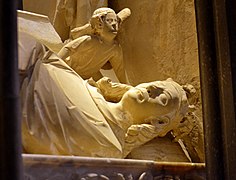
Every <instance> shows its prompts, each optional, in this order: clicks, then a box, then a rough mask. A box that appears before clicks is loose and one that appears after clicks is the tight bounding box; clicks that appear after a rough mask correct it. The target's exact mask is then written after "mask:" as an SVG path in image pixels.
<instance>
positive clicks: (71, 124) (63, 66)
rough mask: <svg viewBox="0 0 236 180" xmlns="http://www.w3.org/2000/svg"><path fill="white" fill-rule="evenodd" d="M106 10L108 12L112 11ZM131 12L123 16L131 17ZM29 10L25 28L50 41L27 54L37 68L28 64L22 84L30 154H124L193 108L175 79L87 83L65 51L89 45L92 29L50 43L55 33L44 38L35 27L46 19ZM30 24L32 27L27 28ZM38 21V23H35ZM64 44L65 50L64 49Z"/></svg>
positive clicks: (26, 145)
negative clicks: (189, 108) (67, 40)
mask: <svg viewBox="0 0 236 180" xmlns="http://www.w3.org/2000/svg"><path fill="white" fill-rule="evenodd" d="M103 10H104V9H102V12H105V13H107V10H108V9H107V8H106V9H105V11H103ZM108 11H110V9H109V10H108ZM126 11H127V10H125V11H122V12H121V14H123V15H124V16H120V17H125V16H126V15H127V13H125V12H126ZM23 14H24V15H22V14H21V17H23V20H22V19H21V21H19V22H21V23H19V29H20V32H24V33H25V34H26V35H29V36H31V38H33V39H35V40H36V41H38V42H41V43H42V44H44V45H43V46H41V45H37V48H36V49H34V50H35V51H33V52H34V54H33V55H31V56H27V57H30V58H31V59H30V62H32V66H31V65H28V66H27V67H28V69H26V71H27V77H26V78H24V81H23V84H22V88H21V92H22V97H21V100H22V134H23V147H24V150H25V152H27V153H39V154H57V155H78V156H92V157H117V158H124V157H126V156H127V154H128V153H129V152H130V151H131V150H133V149H134V148H136V147H139V146H141V145H143V144H144V143H146V142H148V141H150V140H152V139H154V138H155V137H163V136H165V135H166V134H167V133H168V132H170V131H172V130H174V129H176V128H177V127H178V126H179V124H180V122H181V120H182V118H183V117H184V116H185V114H186V113H187V111H188V101H187V97H186V93H185V91H184V89H183V88H182V86H180V85H179V84H177V83H176V82H174V81H173V80H171V79H167V80H165V81H154V82H150V83H143V84H140V85H138V86H135V87H132V86H130V85H125V84H120V83H112V82H111V80H110V79H109V78H102V79H100V80H98V81H94V80H92V79H89V80H87V81H85V80H84V79H82V78H81V76H80V75H79V74H78V73H77V72H76V71H75V70H74V69H73V68H71V67H70V66H69V65H68V64H69V63H68V62H67V63H66V59H64V57H66V56H64V55H63V54H66V53H64V50H65V49H66V48H67V47H69V48H70V47H73V45H72V44H74V43H75V42H79V44H77V43H75V45H76V46H77V45H78V46H80V45H85V44H84V43H81V40H82V42H87V41H86V39H87V38H88V40H91V39H92V38H94V37H92V36H91V34H89V33H86V34H88V35H83V36H81V37H78V38H77V39H75V40H72V41H71V42H69V43H68V44H66V45H65V46H64V47H62V44H61V43H58V41H57V40H55V41H51V40H48V41H50V43H49V42H46V41H47V38H45V37H46V35H48V36H49V37H51V36H53V35H52V34H53V32H52V31H50V33H52V34H50V33H48V32H46V31H45V34H44V36H45V37H43V38H41V37H39V36H38V34H37V33H38V32H34V30H35V29H32V28H35V27H36V26H38V25H39V24H40V23H42V22H43V21H42V19H41V20H40V21H39V22H40V23H39V24H37V22H35V21H37V18H39V19H40V18H42V17H41V16H37V17H36V15H33V14H28V15H26V14H25V13H23ZM95 14H96V13H95ZM98 14H99V16H98V19H100V12H99V13H98ZM112 14H113V15H114V13H112ZM121 14H120V15H121ZM27 16H29V17H27ZM32 17H33V18H32ZM24 18H25V19H27V18H28V19H27V20H26V21H24ZM29 19H30V20H29ZM120 19H121V20H122V18H120ZM27 23H28V26H27V28H28V29H27V28H25V29H24V27H23V26H24V25H26V24H27ZM32 23H33V24H34V26H33V25H31V26H30V25H29V24H32ZM91 25H92V24H91ZM116 25H117V24H116ZM25 27H26V26H25ZM87 27H88V26H87ZM32 31H33V33H32ZM109 33H110V32H109ZM95 37H97V36H95ZM54 38H55V39H57V37H56V36H55V37H54ZM83 40H85V41H83ZM70 43H72V44H70ZM70 45H72V46H70ZM45 46H46V47H47V48H45ZM59 47H62V50H61V51H59V53H58V51H57V49H58V48H59ZM115 47H116V45H115ZM48 49H49V50H48ZM101 53H103V52H101ZM98 55H99V54H98ZM24 57H26V56H24ZM34 62H35V63H34ZM92 65H93V64H92ZM94 72H95V71H94Z"/></svg>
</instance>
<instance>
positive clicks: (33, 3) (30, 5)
mask: <svg viewBox="0 0 236 180" xmlns="http://www.w3.org/2000/svg"><path fill="white" fill-rule="evenodd" d="M107 4H108V1H107V0H24V1H23V7H24V10H26V11H30V12H34V13H39V14H43V15H46V16H48V17H49V19H50V21H51V23H52V24H53V25H54V28H55V29H56V31H57V32H58V34H59V35H60V36H61V38H62V39H63V40H66V39H68V38H69V35H70V30H71V29H73V28H75V27H77V26H82V25H84V24H86V23H87V22H88V20H89V19H90V17H91V15H92V13H93V11H94V10H96V9H97V8H99V7H106V6H107Z"/></svg>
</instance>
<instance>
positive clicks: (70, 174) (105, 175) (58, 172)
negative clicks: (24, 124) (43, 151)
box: [23, 154, 206, 180]
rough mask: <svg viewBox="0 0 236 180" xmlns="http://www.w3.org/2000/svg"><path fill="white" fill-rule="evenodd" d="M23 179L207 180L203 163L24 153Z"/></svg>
mask: <svg viewBox="0 0 236 180" xmlns="http://www.w3.org/2000/svg"><path fill="white" fill-rule="evenodd" d="M23 160H24V177H25V178H24V179H25V180H45V179H47V180H79V179H82V180H86V179H89V180H90V179H91V180H95V179H96V180H100V179H101V180H109V179H111V180H135V179H138V180H144V179H145V180H152V179H155V180H158V179H165V180H168V179H173V180H174V179H191V180H194V179H206V177H205V170H204V169H205V165H204V164H203V163H176V162H154V161H147V160H131V159H112V158H90V157H72V156H52V155H32V154H24V155H23Z"/></svg>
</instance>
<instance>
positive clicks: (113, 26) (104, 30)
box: [58, 8, 130, 83]
mask: <svg viewBox="0 0 236 180" xmlns="http://www.w3.org/2000/svg"><path fill="white" fill-rule="evenodd" d="M129 15H130V10H129V9H127V8H126V9H123V10H122V11H121V12H120V13H118V14H117V15H116V13H115V11H113V10H112V9H110V8H99V9H97V10H96V11H95V12H94V13H93V16H92V18H91V20H90V22H89V23H88V24H86V25H84V26H83V27H78V28H75V29H73V30H72V35H73V36H72V38H73V40H72V41H71V42H69V43H67V44H66V45H65V46H64V47H63V48H62V49H61V50H60V52H59V53H58V56H59V57H60V58H62V59H63V60H65V61H66V62H67V64H69V65H70V66H71V67H72V68H73V69H74V70H75V71H76V72H77V73H78V74H79V75H80V76H81V77H82V78H84V79H88V78H90V77H93V78H94V79H95V80H99V79H100V78H101V77H102V74H101V73H100V71H99V70H100V69H101V68H102V67H104V66H106V67H108V66H109V65H111V67H112V68H113V69H114V71H115V73H116V75H117V77H118V79H119V80H120V82H123V83H126V82H127V80H126V76H125V70H124V65H123V64H124V63H123V54H122V49H121V47H120V45H119V43H118V42H117V41H116V40H115V37H116V35H117V32H118V29H119V26H120V24H121V23H122V22H123V21H124V20H125V19H126V18H127V17H128V16H129ZM104 68H105V67H104Z"/></svg>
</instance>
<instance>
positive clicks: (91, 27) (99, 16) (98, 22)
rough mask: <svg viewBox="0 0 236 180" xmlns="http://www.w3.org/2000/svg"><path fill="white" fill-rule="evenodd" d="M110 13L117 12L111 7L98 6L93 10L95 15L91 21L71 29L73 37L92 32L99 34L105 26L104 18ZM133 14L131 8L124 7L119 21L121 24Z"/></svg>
mask: <svg viewBox="0 0 236 180" xmlns="http://www.w3.org/2000/svg"><path fill="white" fill-rule="evenodd" d="M108 13H114V14H116V13H115V11H114V10H113V9H111V8H107V7H102V8H98V9H96V10H95V11H94V12H93V15H92V17H91V19H90V21H89V23H87V24H85V25H84V26H81V27H77V28H74V29H72V30H71V35H72V38H73V39H75V38H77V37H80V36H83V35H92V34H99V33H100V31H101V30H102V28H103V23H104V18H105V16H106V15H107V14H108ZM130 14H131V11H130V9H128V8H124V9H122V10H121V11H120V12H119V13H118V14H117V18H118V22H119V26H120V25H121V23H122V22H123V21H124V20H126V19H127V18H128V17H129V16H130Z"/></svg>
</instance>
